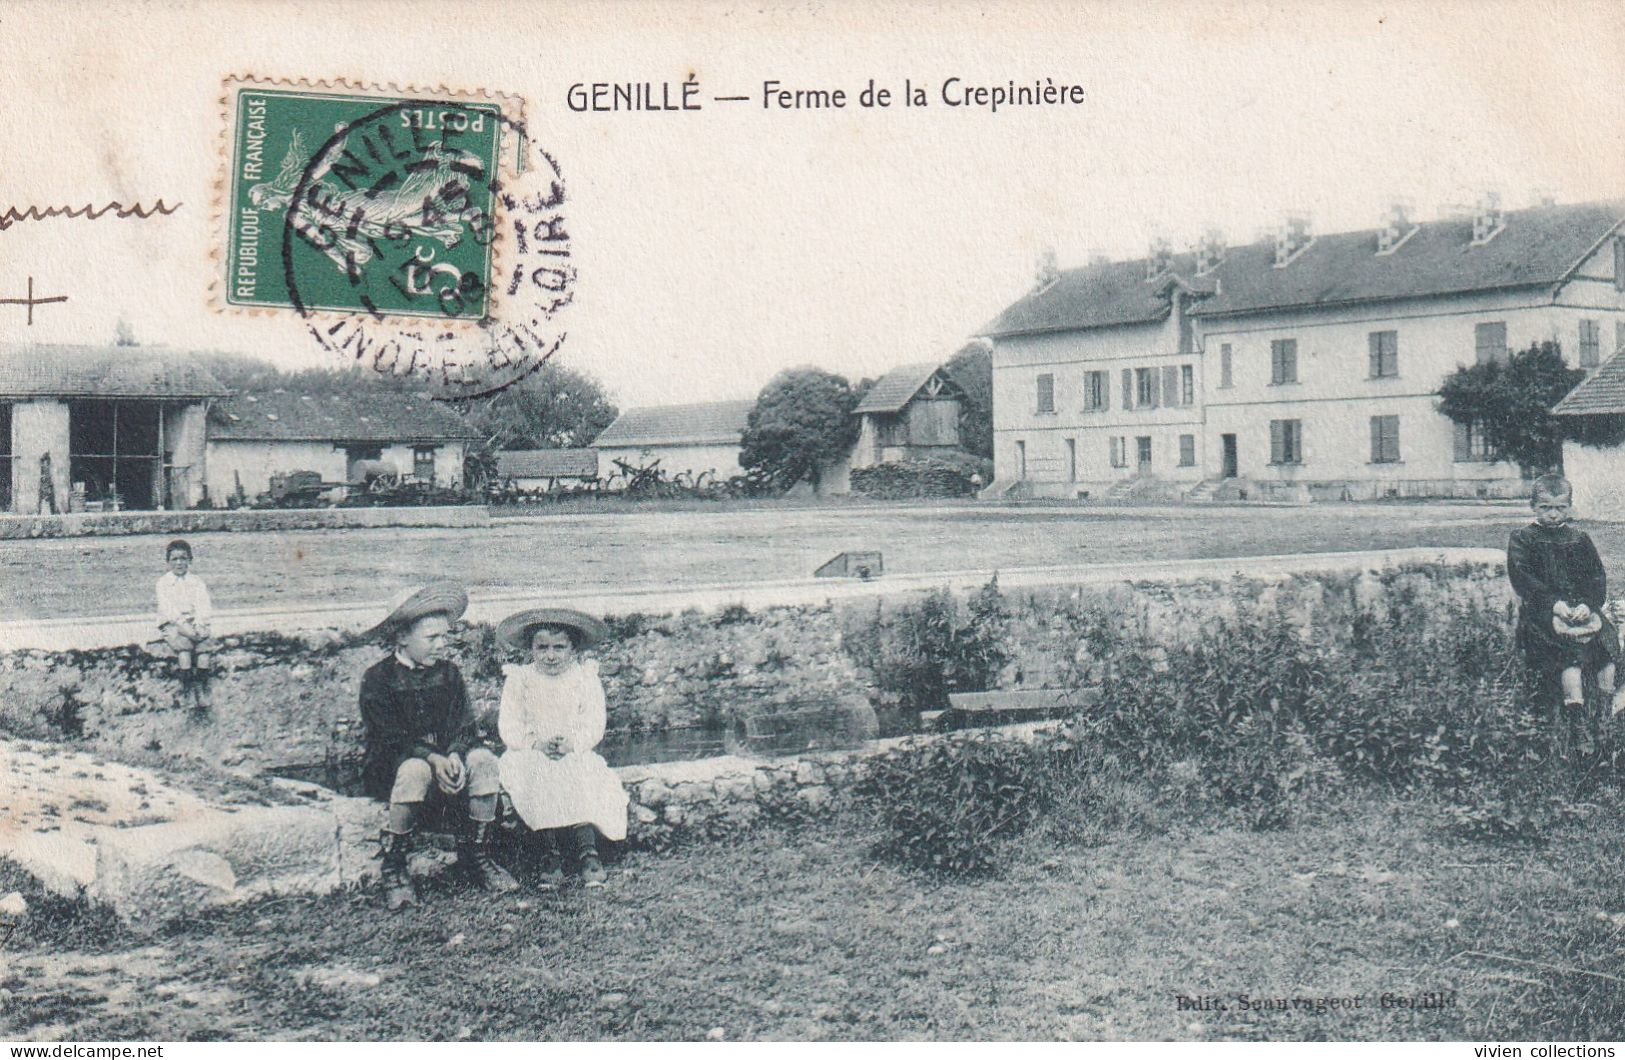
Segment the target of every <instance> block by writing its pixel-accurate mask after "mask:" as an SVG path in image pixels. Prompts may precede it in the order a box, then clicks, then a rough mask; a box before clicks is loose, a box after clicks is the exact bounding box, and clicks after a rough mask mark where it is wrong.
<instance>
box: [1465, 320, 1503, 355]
mask: <svg viewBox="0 0 1625 1060" xmlns="http://www.w3.org/2000/svg"><path fill="white" fill-rule="evenodd" d="M1473 347H1474V349H1475V350H1476V351H1477V363H1478V364H1488V363H1490V362H1491V361H1505V360H1506V359H1507V323H1506V321H1504V320H1494V321H1491V322H1490V323H1488V324H1474V325H1473Z"/></svg>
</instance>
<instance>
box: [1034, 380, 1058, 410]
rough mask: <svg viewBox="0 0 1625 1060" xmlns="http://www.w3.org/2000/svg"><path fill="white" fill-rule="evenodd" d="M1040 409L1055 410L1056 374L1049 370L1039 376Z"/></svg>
mask: <svg viewBox="0 0 1625 1060" xmlns="http://www.w3.org/2000/svg"><path fill="white" fill-rule="evenodd" d="M1038 411H1039V412H1054V411H1055V376H1053V375H1051V374H1050V373H1049V372H1045V373H1044V374H1043V375H1040V376H1039V377H1038Z"/></svg>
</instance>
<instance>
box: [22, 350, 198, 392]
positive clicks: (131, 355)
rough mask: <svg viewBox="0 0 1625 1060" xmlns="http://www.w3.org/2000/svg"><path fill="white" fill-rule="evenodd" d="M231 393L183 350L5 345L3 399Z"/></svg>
mask: <svg viewBox="0 0 1625 1060" xmlns="http://www.w3.org/2000/svg"><path fill="white" fill-rule="evenodd" d="M225 393H226V388H225V387H223V386H221V385H220V381H219V380H217V379H215V377H214V376H212V375H210V374H209V370H208V369H207V368H205V367H204V366H203V364H202V363H201V362H200V361H198V360H197V359H196V358H195V357H193V356H191V355H190V354H187V353H185V352H183V351H181V350H171V349H167V348H165V347H161V346H63V345H49V344H45V343H7V344H4V345H0V398H34V397H68V398H74V397H92V398H211V397H220V396H222V395H224V394H225Z"/></svg>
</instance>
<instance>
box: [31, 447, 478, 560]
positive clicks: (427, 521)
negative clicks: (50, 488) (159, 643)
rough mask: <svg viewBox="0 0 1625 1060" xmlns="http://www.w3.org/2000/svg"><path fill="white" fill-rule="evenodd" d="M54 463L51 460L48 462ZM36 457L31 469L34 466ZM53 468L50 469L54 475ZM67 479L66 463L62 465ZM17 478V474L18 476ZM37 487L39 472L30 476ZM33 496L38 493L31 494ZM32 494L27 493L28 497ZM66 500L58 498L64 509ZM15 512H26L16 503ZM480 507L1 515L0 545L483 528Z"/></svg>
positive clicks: (62, 495)
mask: <svg viewBox="0 0 1625 1060" xmlns="http://www.w3.org/2000/svg"><path fill="white" fill-rule="evenodd" d="M55 459H56V458H55V457H54V456H53V457H52V460H53V461H54V460H55ZM37 462H38V461H37V458H36V464H37ZM55 466H56V465H55V464H54V463H53V465H52V469H53V471H54V470H55ZM62 468H63V471H62V474H63V475H64V476H66V475H67V461H66V460H65V459H64V460H63V462H62ZM19 474H21V472H19ZM33 475H34V479H33V481H34V482H35V484H36V486H37V484H38V478H39V469H38V467H37V466H36V467H35V470H34V472H33ZM36 492H37V491H36ZM33 495H34V494H32V493H31V494H30V496H33ZM66 502H67V495H66V494H65V493H60V492H59V493H58V494H57V503H58V504H65V503H66ZM18 510H19V511H26V509H25V508H23V507H21V505H20V504H19V508H18ZM490 522H491V513H490V511H489V510H488V509H487V508H486V507H485V506H484V505H483V504H465V505H457V506H452V507H432V508H412V507H400V508H282V509H267V510H264V511H258V510H255V511H250V510H246V509H239V510H237V511H185V512H84V513H79V514H75V515H26V514H24V515H0V540H11V539H17V538H32V537H96V536H104V535H115V536H116V535H122V534H197V533H206V532H209V531H232V530H238V531H245V530H329V529H341V528H347V527H377V526H488V525H490Z"/></svg>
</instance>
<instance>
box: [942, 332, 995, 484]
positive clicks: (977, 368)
mask: <svg viewBox="0 0 1625 1060" xmlns="http://www.w3.org/2000/svg"><path fill="white" fill-rule="evenodd" d="M948 374H949V375H950V376H952V377H953V380H954V382H956V383H958V384H959V385H960V387H961V388H962V389H963V390H964V391H965V403H964V404H963V405H962V406H960V410H959V445H960V447H961V448H962V449H964V450H965V451H966V452H971V453H975V454H976V455H977V456H981V457H986V458H988V459H992V457H993V349H992V347H991V346H990V345H989V344H988V342H987V341H986V340H983V339H978V340H976V341H975V342H968V343H966V344H965V345H964V346H963V347H962V348H961V349H960V351H959V352H958V353H956V354H954V355H953V357H952V358H950V359H949V361H948Z"/></svg>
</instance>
